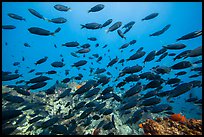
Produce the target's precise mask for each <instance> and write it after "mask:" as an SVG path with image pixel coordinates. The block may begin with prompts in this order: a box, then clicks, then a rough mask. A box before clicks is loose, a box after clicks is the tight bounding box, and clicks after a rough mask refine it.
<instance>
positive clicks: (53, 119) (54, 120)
mask: <svg viewBox="0 0 204 137" xmlns="http://www.w3.org/2000/svg"><path fill="white" fill-rule="evenodd" d="M58 120H59V118H58V117H53V118H50V119H49V120H47V121H45V122H43V123H42V125H41V127H42V128H43V129H44V128H47V127H50V126H52V125H54V124H55V123H56V122H57V121H58Z"/></svg>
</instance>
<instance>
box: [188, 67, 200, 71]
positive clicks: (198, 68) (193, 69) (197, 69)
mask: <svg viewBox="0 0 204 137" xmlns="http://www.w3.org/2000/svg"><path fill="white" fill-rule="evenodd" d="M191 71H202V66H201V67H196V68H192V69H191Z"/></svg>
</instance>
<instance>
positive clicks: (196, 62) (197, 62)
mask: <svg viewBox="0 0 204 137" xmlns="http://www.w3.org/2000/svg"><path fill="white" fill-rule="evenodd" d="M202 62H203V60H202V59H201V60H198V61H195V62H193V64H200V63H202Z"/></svg>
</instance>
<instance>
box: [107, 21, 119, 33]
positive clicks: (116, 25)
mask: <svg viewBox="0 0 204 137" xmlns="http://www.w3.org/2000/svg"><path fill="white" fill-rule="evenodd" d="M121 25H122V22H120V21H118V22H116V23H114V24H113V25H112V26H111V27H110V28H108V30H107V33H108V32H112V31H114V30H116V29H118V28H119V27H120V26H121Z"/></svg>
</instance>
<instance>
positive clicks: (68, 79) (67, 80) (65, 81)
mask: <svg viewBox="0 0 204 137" xmlns="http://www.w3.org/2000/svg"><path fill="white" fill-rule="evenodd" d="M70 80H71V79H70V78H65V79H63V80H62V82H63V83H68V82H69V81H70Z"/></svg>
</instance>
